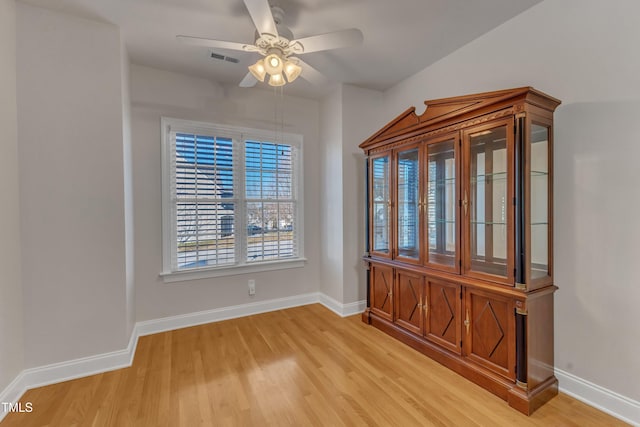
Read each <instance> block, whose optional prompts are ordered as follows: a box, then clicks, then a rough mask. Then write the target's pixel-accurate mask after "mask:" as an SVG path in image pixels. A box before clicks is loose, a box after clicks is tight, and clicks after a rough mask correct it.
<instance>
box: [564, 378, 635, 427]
mask: <svg viewBox="0 0 640 427" xmlns="http://www.w3.org/2000/svg"><path fill="white" fill-rule="evenodd" d="M555 375H556V378H558V383H559V389H560V391H561V392H563V393H565V394H568V395H569V396H571V397H574V398H576V399H578V400H580V401H582V402H584V403H586V404H587V405H589V406H593V407H594V408H597V409H599V410H601V411H602V412H606V413H607V414H609V415H612V416H614V417H616V418H618V419H620V420H622V421H624V422H626V423H629V424H631V425H634V426H640V402H638V401H636V400H633V399H629V398H628V397H626V396H622V395H621V394H618V393H616V392H614V391H611V390H608V389H606V388H604V387H601V386H599V385H597V384H594V383H592V382H589V381H587V380H584V379H582V378H580V377H577V376H575V375H573V374H571V373H569V372H565V371H563V370H562V369H558V368H555Z"/></svg>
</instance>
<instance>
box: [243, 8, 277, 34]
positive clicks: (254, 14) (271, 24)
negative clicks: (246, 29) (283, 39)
mask: <svg viewBox="0 0 640 427" xmlns="http://www.w3.org/2000/svg"><path fill="white" fill-rule="evenodd" d="M244 4H245V5H246V6H247V10H248V11H249V15H251V20H253V24H254V25H255V26H256V29H257V30H258V32H259V33H260V34H261V35H262V34H271V35H272V36H275V37H277V36H278V30H277V28H276V23H275V21H274V20H273V15H272V14H271V7H269V2H268V1H267V0H244Z"/></svg>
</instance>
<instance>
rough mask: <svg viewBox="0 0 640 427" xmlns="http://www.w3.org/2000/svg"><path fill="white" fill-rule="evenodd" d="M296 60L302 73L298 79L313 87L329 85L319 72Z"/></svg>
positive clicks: (298, 59)
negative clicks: (300, 78)
mask: <svg viewBox="0 0 640 427" xmlns="http://www.w3.org/2000/svg"><path fill="white" fill-rule="evenodd" d="M296 59H297V61H298V65H300V66H301V67H302V73H301V74H300V77H302V78H303V79H305V80H306V81H308V82H309V83H312V84H314V85H324V84H327V83H329V80H328V79H327V78H326V77H325V76H324V75H323V74H322V73H321V72H320V71H318V70H316V69H315V68H313V67H312V66H311V65H309V64H307V63H306V62H304V61H303V60H302V59H300V58H296Z"/></svg>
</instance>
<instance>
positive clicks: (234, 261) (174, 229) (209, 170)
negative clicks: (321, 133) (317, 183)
mask: <svg viewBox="0 0 640 427" xmlns="http://www.w3.org/2000/svg"><path fill="white" fill-rule="evenodd" d="M162 154H163V161H162V162H163V246H164V248H163V249H164V253H163V264H164V265H163V273H162V274H161V275H162V276H163V277H164V279H165V281H177V280H188V279H191V278H203V277H213V276H221V275H229V274H239V273H243V272H251V271H260V270H273V269H280V268H292V267H300V266H302V265H303V263H304V258H303V253H302V202H301V199H302V198H301V190H300V189H301V187H302V186H301V176H302V175H301V165H302V137H301V136H299V135H293V134H284V133H282V134H281V133H280V132H278V134H277V141H276V140H275V138H274V132H273V131H272V132H267V131H259V130H254V129H242V128H235V127H229V126H220V125H214V124H209V123H199V122H190V121H184V120H178V119H168V118H163V119H162Z"/></svg>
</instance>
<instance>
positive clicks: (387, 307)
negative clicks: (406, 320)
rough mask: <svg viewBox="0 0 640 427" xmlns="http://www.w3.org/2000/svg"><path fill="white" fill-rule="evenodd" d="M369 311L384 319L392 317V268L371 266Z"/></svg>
mask: <svg viewBox="0 0 640 427" xmlns="http://www.w3.org/2000/svg"><path fill="white" fill-rule="evenodd" d="M370 277H371V279H370V280H371V283H370V286H371V288H370V298H371V310H372V311H373V312H375V313H376V314H378V315H379V316H381V317H384V318H385V319H388V320H392V316H393V268H391V267H387V266H382V265H374V264H372V265H371V276H370Z"/></svg>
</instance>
